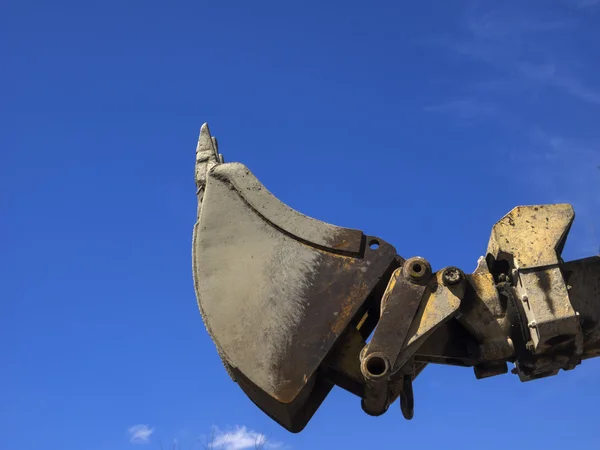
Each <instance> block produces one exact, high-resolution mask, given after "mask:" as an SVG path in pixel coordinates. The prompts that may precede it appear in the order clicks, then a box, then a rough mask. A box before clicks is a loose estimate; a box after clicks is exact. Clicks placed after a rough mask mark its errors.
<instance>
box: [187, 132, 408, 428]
mask: <svg viewBox="0 0 600 450" xmlns="http://www.w3.org/2000/svg"><path fill="white" fill-rule="evenodd" d="M196 155H197V156H196V184H197V188H198V190H197V195H198V205H199V206H198V219H197V222H196V224H195V227H194V233H193V273H194V282H195V289H196V295H197V298H198V305H199V308H200V311H201V314H202V317H203V320H204V323H205V325H206V328H207V330H208V332H209V334H210V336H211V338H212V339H213V341H214V343H215V346H216V347H217V349H218V352H219V355H220V357H221V359H222V360H223V363H224V364H225V367H226V368H227V370H228V372H229V374H230V376H231V377H232V378H233V379H234V380H235V381H236V382H237V383H238V384H239V386H240V387H241V388H242V389H243V391H244V392H245V393H246V395H247V396H248V397H249V398H250V399H251V400H252V401H253V402H254V403H255V404H256V405H257V406H258V407H259V408H261V409H262V410H263V411H264V412H265V413H266V414H268V415H269V416H270V417H271V418H272V419H274V420H275V421H277V422H278V423H280V424H281V425H282V426H284V427H285V428H287V429H288V430H290V431H293V432H298V431H300V430H302V429H303V428H304V426H305V425H306V423H307V422H308V421H309V419H310V418H311V416H312V415H313V414H314V412H315V411H316V409H317V408H318V407H319V405H320V404H321V402H322V401H323V400H324V399H325V397H326V396H327V394H328V393H329V391H330V390H331V388H332V387H333V383H331V382H330V381H328V380H327V379H326V377H324V376H323V370H324V367H323V364H324V361H326V359H327V357H328V355H329V354H330V353H331V350H332V349H333V348H334V347H335V346H336V343H337V342H338V340H339V339H340V336H341V335H342V334H343V333H344V331H345V330H346V329H347V328H348V327H349V326H350V328H354V330H358V329H361V330H362V333H363V334H364V336H365V337H366V336H367V335H368V333H370V332H371V331H372V329H373V326H374V322H373V320H367V316H368V315H369V309H370V308H372V307H373V302H370V299H372V298H379V297H380V296H381V295H382V293H383V291H384V290H385V288H386V284H387V281H388V279H389V277H390V276H391V274H392V272H393V271H394V270H395V269H396V268H397V267H398V266H399V264H400V263H401V261H399V259H398V257H397V256H396V250H395V249H394V247H392V246H391V245H390V244H388V243H387V242H384V241H383V240H381V239H379V238H377V237H373V236H366V235H365V234H363V233H362V232H361V231H359V230H354V229H348V228H341V227H337V226H334V225H330V224H327V223H324V222H321V221H318V220H315V219H312V218H310V217H307V216H305V215H302V214H300V213H299V212H297V211H295V210H293V209H292V208H290V207H288V206H286V205H285V204H284V203H282V202H281V201H279V200H278V199H277V198H276V197H275V196H273V194H271V193H270V192H269V191H268V190H267V189H266V188H265V187H264V186H263V185H262V184H261V183H260V181H259V180H258V179H257V178H256V177H255V176H254V175H253V174H252V172H251V171H250V170H249V169H248V168H247V167H245V166H244V165H242V164H239V163H224V160H223V157H222V156H221V155H220V154H219V152H218V146H217V141H216V139H215V138H213V137H212V136H211V135H210V132H209V128H208V126H207V125H206V124H205V125H203V127H202V129H201V133H200V138H199V142H198V147H197V153H196ZM371 317H373V313H371ZM353 325H354V326H353Z"/></svg>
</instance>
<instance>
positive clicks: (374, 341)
mask: <svg viewBox="0 0 600 450" xmlns="http://www.w3.org/2000/svg"><path fill="white" fill-rule="evenodd" d="M431 275H432V274H431V266H430V264H429V262H427V261H426V260H425V259H423V258H420V257H414V258H410V259H408V260H406V261H405V263H404V264H403V265H402V267H401V268H399V269H397V270H396V271H395V272H394V273H393V274H392V277H391V279H390V281H389V283H388V286H387V289H386V291H385V293H384V295H383V299H382V301H381V312H380V319H379V322H378V325H377V328H375V332H374V333H373V337H372V338H371V341H370V342H369V344H367V346H366V347H365V349H364V351H363V352H362V353H361V357H360V359H361V366H360V367H361V372H362V374H363V376H364V377H365V380H366V386H365V395H364V398H363V402H362V407H363V410H364V411H365V412H367V413H368V414H371V415H374V416H376V415H380V414H383V413H384V412H385V411H386V410H387V409H388V406H389V401H388V399H389V391H390V388H389V386H388V385H389V384H390V381H391V380H390V376H391V374H392V372H393V371H394V369H395V368H396V360H397V359H398V356H399V354H400V352H401V351H402V348H403V346H404V344H405V341H406V338H407V335H408V330H409V327H410V325H411V324H412V322H413V319H414V317H415V314H416V313H417V309H418V308H419V305H420V303H421V300H422V298H423V294H424V292H425V289H427V283H428V282H429V279H430V278H431ZM400 384H401V386H404V385H406V382H404V380H402V382H401V383H400ZM400 392H401V390H400ZM404 399H405V401H406V396H405V397H404Z"/></svg>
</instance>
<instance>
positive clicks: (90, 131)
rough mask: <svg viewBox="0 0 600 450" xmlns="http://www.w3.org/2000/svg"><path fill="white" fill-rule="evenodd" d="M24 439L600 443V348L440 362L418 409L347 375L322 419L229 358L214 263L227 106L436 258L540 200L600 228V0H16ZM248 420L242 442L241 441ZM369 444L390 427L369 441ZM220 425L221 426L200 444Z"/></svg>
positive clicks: (12, 263)
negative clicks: (515, 365)
mask: <svg viewBox="0 0 600 450" xmlns="http://www.w3.org/2000/svg"><path fill="white" fill-rule="evenodd" d="M0 8H1V13H0V21H1V24H2V25H1V26H0V33H1V39H0V51H1V54H2V56H3V58H2V59H3V70H2V71H0V82H1V84H0V86H1V89H2V94H1V96H0V97H1V98H2V101H1V102H0V115H1V116H0V119H1V122H2V126H1V127H0V139H1V141H0V142H1V147H2V149H3V150H2V152H1V153H0V157H1V159H2V161H1V164H0V188H1V191H2V192H3V194H2V196H1V197H0V201H1V203H0V205H1V208H2V214H1V217H2V219H0V228H1V230H2V236H4V240H3V241H2V242H3V256H4V257H3V258H2V259H1V260H0V273H1V274H2V288H3V295H2V297H3V300H2V303H1V305H2V310H1V314H0V317H1V319H0V321H1V322H0V324H1V326H0V346H1V348H0V352H1V354H2V356H3V358H2V359H3V365H2V367H3V369H2V371H0V386H1V388H0V398H2V406H1V407H0V436H1V438H0V448H2V449H6V450H30V449H39V448H61V449H63V450H82V449H86V450H127V449H137V448H148V449H158V448H160V444H161V442H162V443H163V445H165V446H167V445H168V444H171V443H172V442H174V440H177V442H179V443H180V444H181V445H182V448H186V449H187V448H189V447H190V446H191V445H192V444H194V442H195V440H196V439H197V438H198V437H201V436H206V435H207V434H209V433H210V430H211V429H212V427H214V426H216V427H218V432H217V433H218V435H217V437H218V438H219V439H224V438H225V437H228V450H234V449H235V450H244V449H245V448H248V447H247V445H246V443H248V442H249V441H250V440H252V438H254V437H256V436H258V435H261V434H265V435H266V436H268V439H269V442H270V443H271V447H272V448H275V447H279V448H283V447H285V448H290V449H308V448H310V449H331V448H390V447H393V446H409V447H411V446H419V448H423V449H439V448H461V449H479V448H483V447H484V446H485V448H486V449H488V450H493V449H500V448H505V446H506V445H514V444H515V443H518V444H520V445H522V446H524V447H528V448H538V447H542V446H543V447H544V448H546V449H548V450H552V449H564V448H568V447H571V446H576V445H581V446H585V447H582V448H595V447H596V446H597V445H598V437H597V436H595V435H593V431H594V430H595V428H596V427H597V424H598V419H599V418H600V414H599V413H598V408H597V405H598V402H599V401H600V390H599V389H598V385H597V379H598V376H599V375H600V364H599V363H598V362H597V361H587V362H585V363H584V364H583V365H582V366H581V367H579V368H578V369H577V370H575V371H573V372H570V373H561V374H560V375H559V376H557V377H554V378H551V379H546V380H541V381H537V382H532V383H527V384H522V383H520V382H519V381H518V380H517V378H516V377H515V376H512V375H504V376H500V377H495V378H492V379H488V380H482V381H477V380H476V379H475V377H474V375H473V373H472V371H471V370H469V369H458V368H448V367H431V366H430V367H429V368H428V369H427V370H426V371H425V372H424V373H423V375H422V376H421V377H420V378H419V379H418V381H417V382H416V385H415V395H416V411H415V419H414V420H413V421H412V422H406V421H404V420H403V419H402V417H401V414H400V411H399V408H397V407H392V408H391V409H390V411H389V412H388V413H387V414H386V415H385V416H383V417H379V418H371V417H369V416H367V415H365V414H364V413H363V412H362V410H361V408H360V401H359V399H357V398H355V397H353V396H351V395H350V394H348V393H345V392H344V391H341V390H339V389H336V390H335V391H334V392H333V393H332V394H331V395H330V397H329V398H328V399H327V401H326V402H325V403H324V405H323V406H322V408H321V409H320V410H319V412H318V413H317V414H316V415H315V417H314V418H313V420H312V421H311V423H310V424H309V425H308V427H307V428H306V429H305V431H304V432H303V433H301V434H298V435H292V434H289V433H287V432H286V431H285V430H283V429H281V428H280V427H279V426H278V425H276V424H274V423H273V422H271V421H270V419H268V418H267V417H266V416H265V415H263V414H262V413H261V412H260V411H259V410H258V409H256V408H255V407H254V406H253V405H252V404H251V403H250V401H249V400H247V399H246V397H245V396H244V394H243V393H242V392H241V390H239V388H238V387H237V386H236V385H235V384H234V383H232V382H230V380H229V378H228V376H227V374H226V372H225V370H224V369H223V367H222V365H221V363H220V361H219V359H218V356H217V353H216V351H215V349H214V348H213V345H212V343H211V341H210V339H209V337H208V335H207V333H206V331H205V329H204V327H203V324H202V321H201V318H200V315H199V313H198V310H197V307H196V300H195V297H194V291H193V285H192V279H191V233H192V227H193V224H194V220H195V214H196V203H195V202H196V199H195V195H194V193H195V187H194V178H193V174H194V157H195V155H194V152H195V145H196V139H197V135H198V131H199V129H200V125H201V124H202V122H205V121H207V122H209V124H210V127H211V131H212V132H213V134H215V135H216V136H217V137H218V138H219V144H220V150H221V151H222V153H223V154H224V155H225V158H226V159H227V160H228V161H240V162H243V163H244V164H246V165H247V166H249V167H250V168H251V170H253V172H254V173H255V174H256V176H258V178H259V179H260V180H261V181H262V182H263V183H264V184H265V185H266V186H267V187H268V189H269V190H271V191H272V192H273V193H274V194H275V195H277V196H278V197H279V198H280V199H281V200H282V201H284V202H285V203H287V204H289V205H290V206H292V207H293V208H295V209H297V210H299V211H301V212H303V213H305V214H307V215H310V216H313V217H316V218H319V219H321V220H324V221H327V222H331V223H334V224H337V225H340V226H346V227H354V228H359V229H362V230H364V231H365V232H366V233H368V234H372V235H378V236H381V237H382V238H384V239H386V240H387V241H388V242H391V243H393V244H394V245H395V246H396V248H397V249H398V252H399V253H400V254H401V255H403V256H405V257H410V256H413V255H422V256H425V257H427V258H428V259H429V260H430V261H431V262H432V264H433V265H434V266H435V267H436V268H440V267H442V266H444V265H448V264H453V265H459V266H461V267H462V268H464V269H465V270H467V271H470V270H472V269H474V268H475V264H476V261H477V258H478V257H479V256H480V255H482V254H483V252H484V251H485V249H486V245H487V240H488V237H489V233H490V229H491V226H492V225H493V223H494V222H495V221H496V220H498V219H499V218H500V217H501V216H503V215H504V214H505V213H506V212H508V211H509V210H510V209H512V208H513V207H514V206H516V205H520V204H533V203H546V202H563V201H565V202H570V203H572V204H573V205H574V206H575V208H576V212H577V220H576V224H575V226H574V228H573V230H572V235H571V237H570V240H569V242H568V246H567V249H566V252H565V256H566V257H567V258H569V259H573V258H579V257H584V256H590V255H593V254H596V253H598V251H599V248H600V220H599V219H600V212H599V211H600V194H599V193H600V170H599V168H598V167H599V166H600V127H599V126H598V124H599V123H600V82H599V81H598V76H597V74H598V71H599V69H600V63H599V61H598V52H597V48H598V47H597V43H598V42H600V26H599V24H600V2H599V1H594V0H553V1H550V0H544V1H528V2H521V1H504V2H492V1H484V0H482V1H475V0H473V1H431V0H423V1H420V2H416V1H411V2H408V1H407V2H395V1H376V2H371V3H368V4H367V3H365V2H355V1H345V2H341V1H330V2H308V1H307V2H274V1H273V2H266V1H265V2H260V1H259V2H240V1H237V2H236V1H233V2H203V1H195V2H194V1H173V2H170V3H167V2H157V1H154V0H146V1H144V2H142V1H136V0H131V1H115V0H106V1H103V2H81V1H78V2H75V1H63V0H58V1H54V2H41V1H27V0H22V1H15V0H8V1H5V2H3V4H2V6H1V7H0ZM233 444H235V445H233ZM367 446H368V447H367ZM196 448H197V447H196Z"/></svg>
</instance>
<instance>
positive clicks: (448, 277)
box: [442, 267, 463, 286]
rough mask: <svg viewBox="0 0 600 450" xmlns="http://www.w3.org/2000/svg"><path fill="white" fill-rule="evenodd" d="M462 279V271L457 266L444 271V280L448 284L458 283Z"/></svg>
mask: <svg viewBox="0 0 600 450" xmlns="http://www.w3.org/2000/svg"><path fill="white" fill-rule="evenodd" d="M462 279H463V275H462V272H461V271H460V269H458V268H456V267H448V268H447V269H445V270H444V272H443V273H442V280H443V281H444V284H445V285H446V286H452V285H455V284H458V283H460V282H461V281H462Z"/></svg>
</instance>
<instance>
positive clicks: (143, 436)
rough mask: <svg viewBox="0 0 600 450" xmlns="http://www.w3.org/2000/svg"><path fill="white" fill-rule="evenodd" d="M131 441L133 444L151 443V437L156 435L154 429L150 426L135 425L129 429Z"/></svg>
mask: <svg viewBox="0 0 600 450" xmlns="http://www.w3.org/2000/svg"><path fill="white" fill-rule="evenodd" d="M128 431H129V440H130V441H131V443H133V444H147V443H148V442H150V436H152V434H153V433H154V428H150V426H149V425H143V424H138V425H133V426H131V427H129V430H128Z"/></svg>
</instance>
